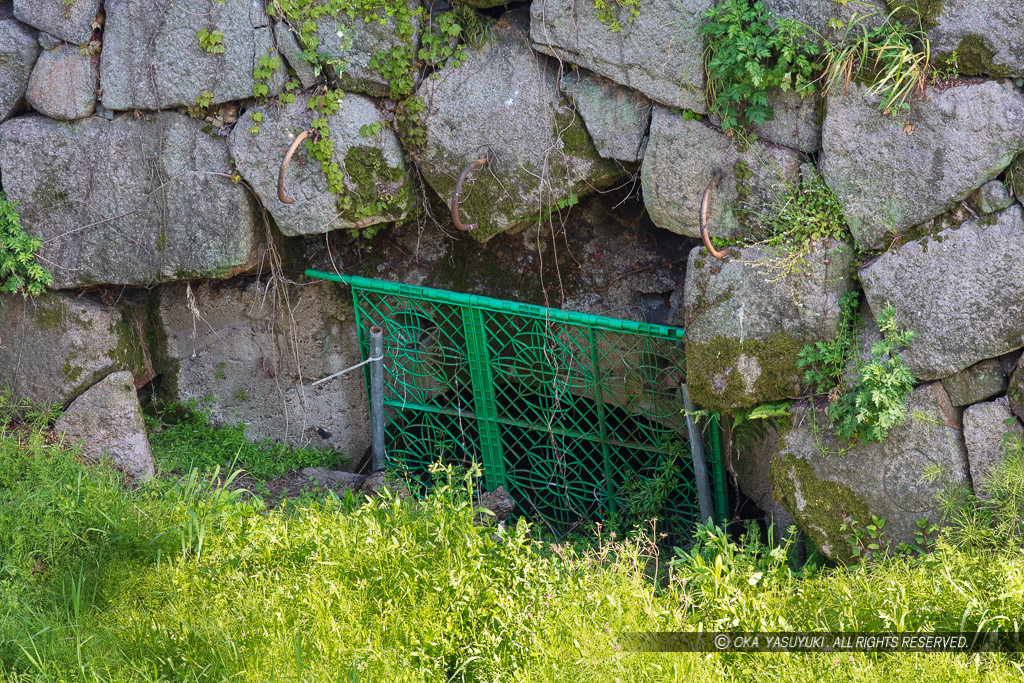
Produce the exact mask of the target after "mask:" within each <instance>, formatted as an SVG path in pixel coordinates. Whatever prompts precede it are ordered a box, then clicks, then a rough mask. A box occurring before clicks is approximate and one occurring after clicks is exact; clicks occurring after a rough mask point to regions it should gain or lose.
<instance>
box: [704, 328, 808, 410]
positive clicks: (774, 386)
mask: <svg viewBox="0 0 1024 683" xmlns="http://www.w3.org/2000/svg"><path fill="white" fill-rule="evenodd" d="M803 347H804V343H803V342H801V341H800V340H798V339H794V338H792V337H790V336H788V335H785V334H782V333H779V334H775V335H773V336H771V337H769V338H768V339H765V340H761V339H744V340H742V341H740V340H737V339H733V338H731V337H725V336H719V337H715V338H714V339H712V340H711V341H710V342H709V343H703V344H701V343H694V342H687V345H686V376H687V383H688V386H689V388H690V394H691V395H692V396H693V400H694V401H695V402H696V403H698V404H700V405H702V406H704V407H707V408H711V409H713V410H720V411H730V410H734V409H736V408H746V407H750V406H755V405H758V404H760V403H767V402H770V401H778V400H780V399H784V398H787V397H789V396H794V395H797V394H799V393H800V391H801V389H802V385H803V383H802V381H801V377H802V375H803V372H802V371H801V370H800V369H799V368H798V367H797V365H796V362H797V359H798V357H799V355H800V351H801V350H802V349H803Z"/></svg>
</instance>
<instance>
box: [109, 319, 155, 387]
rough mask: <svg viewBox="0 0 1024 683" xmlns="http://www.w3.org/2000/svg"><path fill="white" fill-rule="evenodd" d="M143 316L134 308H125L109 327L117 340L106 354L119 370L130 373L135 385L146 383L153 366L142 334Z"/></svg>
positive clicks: (150, 376) (151, 373)
mask: <svg viewBox="0 0 1024 683" xmlns="http://www.w3.org/2000/svg"><path fill="white" fill-rule="evenodd" d="M143 315H144V314H143V312H142V311H140V310H139V309H137V308H136V307H134V306H125V307H124V308H123V309H122V310H121V319H120V320H116V321H114V322H113V323H111V325H110V332H111V333H112V334H113V335H114V336H115V337H116V338H117V345H116V346H115V347H114V348H113V349H112V350H111V351H110V352H109V353H108V354H107V356H108V357H109V358H110V359H111V360H112V361H114V364H115V365H116V366H117V367H118V368H119V369H121V370H128V371H129V372H131V373H132V377H134V378H135V381H136V382H137V383H143V382H146V381H148V380H149V379H150V378H152V375H153V365H152V362H151V361H150V356H149V350H148V349H147V347H146V340H145V334H144V332H143V330H144V327H143V325H144V322H143Z"/></svg>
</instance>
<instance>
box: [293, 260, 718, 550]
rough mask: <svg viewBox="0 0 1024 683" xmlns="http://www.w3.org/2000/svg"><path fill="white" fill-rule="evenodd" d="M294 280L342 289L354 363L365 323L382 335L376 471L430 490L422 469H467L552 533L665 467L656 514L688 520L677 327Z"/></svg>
mask: <svg viewBox="0 0 1024 683" xmlns="http://www.w3.org/2000/svg"><path fill="white" fill-rule="evenodd" d="M306 275H308V276H309V277H313V278H319V279H323V280H330V281H334V282H341V283H345V284H348V285H350V286H351V288H352V301H353V305H354V307H355V315H356V326H357V329H358V330H359V344H360V349H361V354H362V357H363V358H364V359H365V358H367V357H368V353H369V329H370V327H372V326H374V325H380V326H381V327H383V328H384V356H385V360H384V372H385V381H384V384H385V387H384V409H385V411H386V412H387V416H386V417H387V431H386V445H387V464H388V467H389V468H391V469H393V470H396V471H399V472H401V473H403V474H405V475H406V476H408V477H409V478H410V480H411V481H412V482H413V483H414V485H415V484H418V485H419V486H421V487H422V489H423V490H425V489H426V487H428V486H429V484H430V480H429V477H430V475H429V472H428V469H427V467H428V465H429V464H430V463H431V462H433V461H435V460H438V459H441V460H444V461H447V462H454V463H462V464H469V463H470V462H474V461H475V462H478V463H480V464H481V465H482V467H483V473H484V486H485V488H486V489H487V490H493V489H495V488H497V487H498V486H504V487H505V489H506V490H507V491H509V493H510V494H511V495H512V497H513V499H515V501H516V503H517V505H518V506H519V511H520V512H522V513H525V514H527V515H528V516H530V517H532V518H537V517H540V518H543V519H544V520H545V521H546V522H547V524H548V525H549V526H550V527H551V528H552V529H555V530H557V531H559V532H564V531H568V530H570V529H572V528H575V527H576V526H577V525H578V524H580V523H582V522H585V521H588V520H591V521H600V520H601V519H603V518H604V517H605V516H606V515H607V514H608V513H610V512H612V511H614V510H615V508H616V505H617V502H616V500H617V496H618V493H619V491H620V489H621V488H622V487H623V486H624V485H626V484H627V483H628V482H630V481H633V480H635V479H645V478H649V477H651V476H652V475H653V474H654V473H655V472H656V471H657V469H658V467H659V465H661V464H662V463H664V462H665V461H666V459H671V458H675V459H676V461H677V463H678V464H679V466H680V467H681V470H682V473H683V476H682V477H681V479H682V483H681V484H680V487H679V490H677V491H676V493H675V495H673V496H672V501H671V503H670V510H669V513H670V515H669V516H671V517H673V518H674V519H676V520H681V521H680V524H685V525H687V526H688V525H690V524H692V523H693V522H695V521H697V520H698V519H699V511H698V504H697V491H696V485H695V482H694V480H693V467H692V461H691V459H690V457H689V443H688V439H687V437H686V426H685V419H684V416H683V415H682V414H681V412H680V411H681V408H682V400H681V398H680V397H679V395H678V393H679V390H678V385H679V383H680V382H681V381H683V380H684V378H685V355H684V349H683V340H684V338H685V333H684V331H683V330H682V329H680V328H677V327H667V326H664V325H654V324H650V323H639V322H633V321H629V320H619V319H616V318H608V317H604V316H596V315H587V314H583V313H575V312H572V311H563V310H558V309H551V308H544V307H541V306H533V305H529V304H521V303H517V302H513V301H503V300H500V299H492V298H489V297H483V296H476V295H469V294H459V293H456V292H449V291H445V290H440V289H430V288H426V287H415V286H412V285H404V284H398V283H393V282H385V281H382V280H373V279H370V278H364V277H358V276H348V275H336V274H332V273H326V272H322V271H316V270H307V271H306ZM367 381H369V374H368V372H367ZM718 429H719V428H718V420H717V416H715V415H712V417H711V419H710V420H709V421H708V424H707V430H706V433H707V435H708V438H707V444H706V448H705V452H706V453H707V456H708V471H709V473H710V476H711V486H712V490H713V492H714V499H715V511H716V516H717V520H716V521H718V522H719V523H721V522H724V521H725V511H726V509H727V508H726V491H725V477H724V472H723V467H722V458H721V452H720V451H721V448H720V442H719V433H718ZM680 456H683V457H680ZM667 531H669V533H670V534H673V533H678V534H685V533H686V532H687V531H688V529H677V530H672V529H669V530H667ZM680 540H682V539H681V538H680Z"/></svg>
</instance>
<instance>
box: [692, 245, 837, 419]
mask: <svg viewBox="0 0 1024 683" xmlns="http://www.w3.org/2000/svg"><path fill="white" fill-rule="evenodd" d="M852 259H853V250H852V249H851V248H850V246H849V245H847V244H844V243H842V242H835V241H828V242H825V243H823V244H820V245H817V246H815V247H814V248H812V249H810V250H809V251H808V252H807V253H806V254H805V255H804V257H803V258H802V259H796V260H794V259H792V258H791V255H788V254H787V253H786V252H778V251H775V250H774V249H769V248H766V247H743V248H734V249H732V250H731V252H730V255H729V257H728V258H727V259H726V260H717V259H715V258H712V257H711V256H710V255H709V254H708V253H707V251H706V250H705V249H704V247H697V248H695V249H694V250H693V251H691V252H690V259H689V266H688V268H687V272H686V286H685V287H684V290H683V298H684V305H685V315H684V327H685V328H686V339H687V341H686V368H687V371H686V374H687V382H688V384H689V386H690V392H691V394H692V396H693V399H694V401H695V402H697V403H698V404H700V405H703V406H706V407H708V408H713V409H716V410H733V409H735V408H743V407H749V406H753V405H757V404H759V403H765V402H770V401H778V400H781V399H785V398H788V397H791V396H798V395H800V394H802V393H804V392H805V390H806V388H807V387H806V385H805V383H804V381H803V374H804V373H803V370H801V369H800V368H798V367H797V360H798V357H799V354H800V351H801V350H802V349H803V348H804V346H806V345H808V344H814V343H816V342H819V341H828V340H831V339H832V338H833V337H834V336H835V334H836V332H837V331H838V327H839V321H840V314H841V311H840V307H839V299H840V298H841V297H842V295H843V294H845V293H846V292H847V291H849V290H850V288H851V287H852V281H851V278H850V268H851V263H852Z"/></svg>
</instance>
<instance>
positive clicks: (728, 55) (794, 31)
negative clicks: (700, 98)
mask: <svg viewBox="0 0 1024 683" xmlns="http://www.w3.org/2000/svg"><path fill="white" fill-rule="evenodd" d="M704 18H705V20H706V21H705V23H704V24H703V26H702V27H701V34H702V35H703V37H704V39H705V41H706V42H707V48H706V49H705V54H704V64H705V69H706V71H707V89H706V92H707V98H708V108H709V110H710V111H711V112H713V113H715V114H717V115H718V116H720V117H721V119H722V124H721V125H722V130H724V131H730V130H733V129H738V128H742V127H743V126H746V125H747V124H751V123H752V124H755V125H762V124H763V123H764V122H765V121H770V120H772V118H773V116H774V114H773V112H772V108H771V106H770V105H769V104H768V91H769V90H770V89H772V88H781V89H782V90H794V91H796V92H798V93H800V96H801V97H805V96H807V95H809V94H811V93H813V92H814V90H815V86H814V79H813V78H812V77H813V75H814V72H815V68H816V67H815V63H814V58H815V56H816V55H817V54H818V53H819V51H820V48H819V47H818V45H817V44H815V43H814V42H813V41H811V40H809V39H808V38H807V37H806V35H805V34H806V27H805V26H804V25H803V24H801V23H800V22H798V21H794V20H791V19H784V18H780V17H776V16H774V15H773V14H772V13H771V12H769V11H768V10H767V9H765V6H764V3H763V2H761V0H756V2H751V0H724V1H723V2H720V3H718V4H717V5H716V6H715V7H712V8H711V9H709V10H708V11H707V12H705V13H704Z"/></svg>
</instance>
